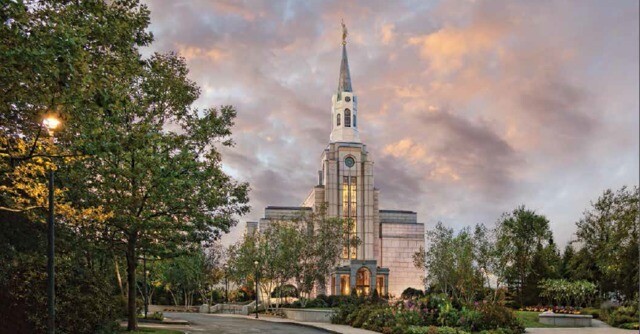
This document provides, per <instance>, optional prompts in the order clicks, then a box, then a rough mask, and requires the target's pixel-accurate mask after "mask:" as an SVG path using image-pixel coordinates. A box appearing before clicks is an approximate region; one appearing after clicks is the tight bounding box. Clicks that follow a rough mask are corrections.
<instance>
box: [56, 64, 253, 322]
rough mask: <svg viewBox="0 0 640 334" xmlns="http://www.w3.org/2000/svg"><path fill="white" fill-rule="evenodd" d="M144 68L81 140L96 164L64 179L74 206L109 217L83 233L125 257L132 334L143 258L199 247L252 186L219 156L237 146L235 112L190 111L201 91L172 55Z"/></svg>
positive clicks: (86, 163)
mask: <svg viewBox="0 0 640 334" xmlns="http://www.w3.org/2000/svg"><path fill="white" fill-rule="evenodd" d="M143 65H144V66H143V68H142V72H141V73H140V75H139V76H137V77H135V80H133V81H132V82H131V83H130V87H129V88H128V90H127V95H124V96H122V97H118V98H113V99H111V100H109V101H107V102H106V104H105V112H104V114H103V115H102V116H101V122H100V124H99V125H98V126H96V127H95V128H92V129H91V131H88V132H86V133H83V134H80V136H81V137H82V143H83V144H82V145H81V148H82V150H83V151H85V152H91V156H90V157H89V158H86V159H81V160H78V161H76V162H75V163H74V164H72V165H70V167H69V170H68V172H66V173H65V175H69V179H68V182H69V189H72V190H70V191H69V193H70V194H71V195H72V196H73V198H76V199H77V200H78V201H81V203H86V205H88V206H90V207H104V208H109V210H110V212H111V213H112V216H111V217H110V218H109V219H108V221H107V223H106V224H102V225H91V226H86V229H87V233H95V235H98V236H99V238H100V239H102V240H104V241H105V242H107V243H108V244H109V245H110V247H111V248H112V249H113V250H114V251H115V252H117V253H120V254H124V255H125V258H126V263H127V282H128V284H127V286H128V317H129V318H128V320H129V324H128V329H129V330H133V329H135V328H136V327H137V325H136V307H135V298H136V290H135V289H136V288H135V286H136V270H137V267H138V262H139V258H140V254H139V250H140V249H144V251H145V254H147V255H150V256H156V257H159V258H163V257H173V256H175V255H176V254H179V253H181V252H187V251H190V250H194V249H197V248H198V247H199V245H200V243H201V242H204V241H208V240H214V239H216V238H217V237H218V236H219V235H220V233H221V232H228V231H229V228H230V227H231V226H232V225H234V224H235V223H236V219H237V215H241V214H243V213H245V212H246V211H247V210H248V206H247V205H246V203H247V201H248V198H247V190H248V185H247V184H241V183H238V182H236V181H234V180H233V179H232V178H231V177H229V176H228V175H226V174H225V173H224V172H223V171H222V166H221V155H220V153H219V152H218V148H217V145H226V146H229V145H232V141H231V140H230V138H229V137H230V135H231V131H230V128H231V126H232V125H233V118H234V117H235V114H236V112H235V110H234V109H233V108H232V107H229V106H226V107H222V108H221V109H215V108H210V109H206V110H197V109H194V108H192V107H191V104H192V103H193V102H194V101H195V100H196V99H197V98H198V96H199V89H198V87H197V86H196V85H195V84H194V83H193V82H192V81H190V80H188V79H187V74H188V70H187V68H186V64H185V61H184V59H182V58H180V57H178V56H176V55H175V54H164V55H161V54H155V55H153V56H152V57H151V58H150V59H148V60H146V61H144V64H143ZM81 199H82V200H81Z"/></svg>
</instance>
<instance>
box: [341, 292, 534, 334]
mask: <svg viewBox="0 0 640 334" xmlns="http://www.w3.org/2000/svg"><path fill="white" fill-rule="evenodd" d="M332 320H333V322H334V323H339V324H346V325H350V326H353V327H357V328H363V329H368V330H372V331H376V332H381V333H386V334H400V333H402V334H404V333H413V332H415V333H435V334H440V333H466V332H482V331H487V332H486V333H500V334H519V333H523V332H524V328H523V327H522V325H521V323H520V321H519V320H518V319H517V318H516V316H515V315H514V313H513V312H512V311H511V310H510V309H508V308H506V307H504V306H503V305H501V304H499V303H490V302H486V301H484V302H476V303H474V304H471V305H460V304H458V303H453V302H452V300H451V299H450V298H449V297H447V296H446V295H441V294H431V295H427V296H424V297H419V298H411V299H406V300H400V301H397V302H395V303H393V304H391V305H390V304H389V303H388V302H387V301H386V300H383V299H373V298H363V297H350V298H349V299H345V300H344V303H343V304H341V305H340V306H339V307H338V310H337V312H336V313H335V315H334V317H333V319H332ZM447 328H451V329H452V330H453V331H449V330H448V329H447Z"/></svg>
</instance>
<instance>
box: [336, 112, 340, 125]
mask: <svg viewBox="0 0 640 334" xmlns="http://www.w3.org/2000/svg"><path fill="white" fill-rule="evenodd" d="M336 126H340V114H337V115H336Z"/></svg>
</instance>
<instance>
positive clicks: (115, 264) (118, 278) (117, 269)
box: [113, 255, 125, 299]
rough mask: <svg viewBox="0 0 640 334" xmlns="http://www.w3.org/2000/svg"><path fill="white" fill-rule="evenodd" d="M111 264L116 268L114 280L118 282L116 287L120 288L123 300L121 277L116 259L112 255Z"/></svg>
mask: <svg viewBox="0 0 640 334" xmlns="http://www.w3.org/2000/svg"><path fill="white" fill-rule="evenodd" d="M113 264H114V266H115V267H116V279H117V280H118V287H119V288H120V294H121V295H122V298H123V299H124V296H125V294H124V288H123V287H122V276H121V275H120V265H118V257H117V256H116V255H113Z"/></svg>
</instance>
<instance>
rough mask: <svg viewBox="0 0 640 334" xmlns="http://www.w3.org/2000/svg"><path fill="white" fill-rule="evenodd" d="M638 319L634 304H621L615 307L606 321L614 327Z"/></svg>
mask: <svg viewBox="0 0 640 334" xmlns="http://www.w3.org/2000/svg"><path fill="white" fill-rule="evenodd" d="M637 321H638V309H637V307H636V306H621V307H618V308H617V309H615V310H614V311H613V312H611V314H610V315H609V316H608V317H607V323H608V324H609V325H611V326H614V327H619V326H620V325H622V324H626V323H633V322H637Z"/></svg>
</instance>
